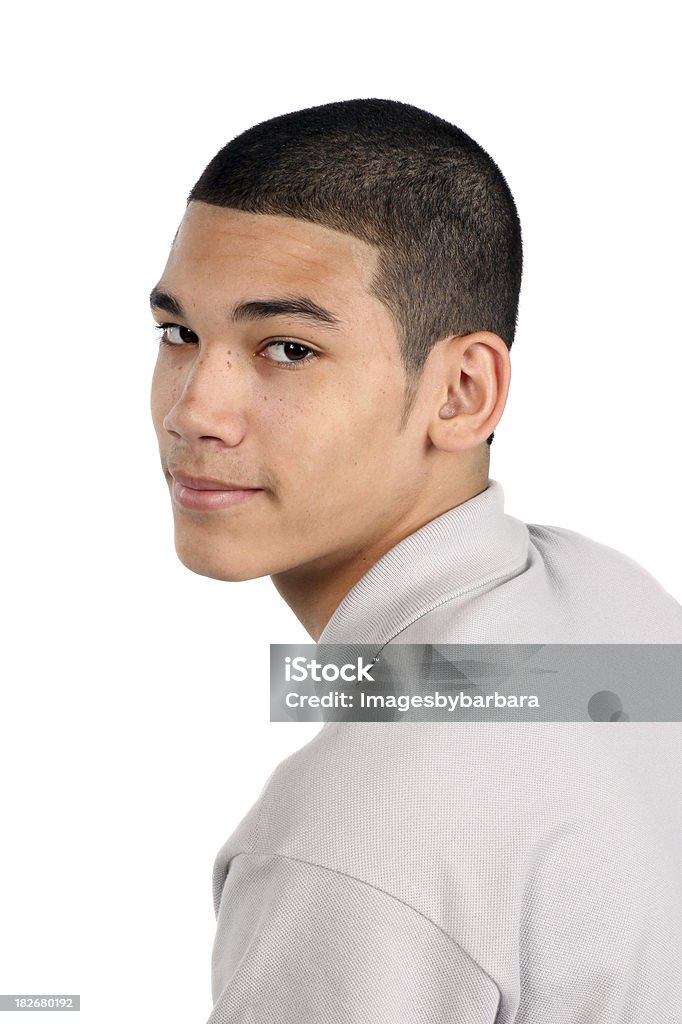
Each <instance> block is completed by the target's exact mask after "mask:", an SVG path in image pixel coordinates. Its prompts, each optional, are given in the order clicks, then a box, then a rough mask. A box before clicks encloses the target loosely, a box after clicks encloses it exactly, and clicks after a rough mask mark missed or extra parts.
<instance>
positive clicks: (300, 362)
mask: <svg viewBox="0 0 682 1024" xmlns="http://www.w3.org/2000/svg"><path fill="white" fill-rule="evenodd" d="M171 327H179V328H180V330H182V329H183V325H182V324H174V323H164V324H154V329H155V330H157V331H161V332H162V336H161V338H160V342H161V344H162V345H166V346H167V347H168V348H183V346H184V345H193V344H194V342H193V341H192V342H190V341H185V342H183V344H182V345H179V344H177V343H176V342H172V341H167V340H166V338H164V337H163V334H164V333H165V332H166V331H167V330H169V329H170V328H171ZM184 330H186V331H189V333H190V334H194V331H193V330H191V328H189V327H185V328H184ZM194 337H195V338H196V337H197V336H196V334H194ZM272 345H296V346H298V347H299V348H304V349H305V350H306V353H307V354H306V355H305V356H304V357H303V358H302V359H294V360H292V362H290V363H288V362H283V361H280V360H279V359H270V360H269V362H271V363H275V364H276V365H277V366H281V367H283V368H285V369H287V370H298V369H302V368H303V367H304V366H305V365H306V364H307V363H312V362H314V360H315V359H317V358H318V353H317V352H316V351H315V350H314V349H312V348H310V347H309V346H308V345H304V344H303V342H300V341H292V340H291V339H290V338H276V339H273V340H272V341H269V342H268V343H267V345H266V346H265V347H264V348H263V349H261V352H264V351H265V350H266V349H268V348H270V346H272ZM257 354H258V355H260V354H261V353H260V352H259V353H257ZM264 358H265V357H264Z"/></svg>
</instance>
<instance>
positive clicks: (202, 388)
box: [163, 347, 246, 448]
mask: <svg viewBox="0 0 682 1024" xmlns="http://www.w3.org/2000/svg"><path fill="white" fill-rule="evenodd" d="M176 372H177V374H178V376H179V377H180V378H181V379H180V380H179V381H178V382H177V383H176V385H175V390H174V393H173V395H172V396H171V401H172V403H173V404H172V405H171V407H170V409H169V410H168V412H167V413H166V415H165V416H164V418H163V426H164V428H165V430H167V431H168V433H170V434H174V435H176V436H177V437H180V438H183V439H184V440H186V441H188V442H197V441H204V440H210V441H216V440H217V441H220V442H221V444H223V445H226V446H228V447H230V448H233V447H235V446H236V445H238V444H240V442H241V441H242V440H243V438H244V435H245V433H246V416H245V414H244V402H243V399H244V396H243V392H242V390H241V389H240V386H239V382H238V375H237V373H236V372H235V370H234V369H233V368H232V365H231V363H230V361H229V360H227V359H226V357H225V351H224V350H222V352H221V351H220V349H219V348H218V347H216V348H215V349H214V350H213V351H212V352H210V351H208V350H204V351H202V352H199V353H197V355H196V357H195V358H194V360H193V361H192V362H191V364H189V365H188V366H187V367H186V369H185V371H184V373H183V371H182V370H177V371H176Z"/></svg>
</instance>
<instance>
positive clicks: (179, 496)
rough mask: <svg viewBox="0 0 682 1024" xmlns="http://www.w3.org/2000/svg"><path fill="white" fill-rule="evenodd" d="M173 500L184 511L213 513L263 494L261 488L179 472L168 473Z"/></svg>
mask: <svg viewBox="0 0 682 1024" xmlns="http://www.w3.org/2000/svg"><path fill="white" fill-rule="evenodd" d="M170 474H171V479H172V484H171V495H172V497H173V500H174V501H175V502H176V503H177V504H178V505H179V506H180V507H181V508H185V509H191V510H194V511H199V512H214V511H218V510H220V509H225V508H232V507H233V506H235V505H241V504H243V503H244V502H245V501H249V500H250V499H251V498H254V497H255V496H256V495H257V494H263V493H264V489H263V488H262V487H247V486H246V485H245V484H242V483H236V482H233V481H229V480H216V479H215V478H214V477H200V476H190V475H189V474H188V473H183V472H181V471H180V470H177V469H173V470H171V471H170Z"/></svg>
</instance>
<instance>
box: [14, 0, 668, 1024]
mask: <svg viewBox="0 0 682 1024" xmlns="http://www.w3.org/2000/svg"><path fill="white" fill-rule="evenodd" d="M441 10H443V11H445V12H446V13H445V14H444V13H439V12H440V11H441ZM673 18H674V9H673V6H672V5H669V4H668V3H663V2H659V3H656V2H653V3H651V2H650V3H647V4H646V5H644V4H642V5H627V4H626V5H622V4H618V5H616V4H613V5H612V4H606V3H601V4H600V3H596V4H595V3H592V4H589V5H587V4H581V3H578V4H576V3H572V4H570V5H569V4H553V5H548V4H543V3H523V2H520V3H515V4H502V3H500V4H499V5H498V4H491V3H484V2H483V3H481V2H479V3H477V4H472V3H470V2H467V3H466V4H457V3H450V4H447V5H443V7H442V8H440V7H439V8H437V7H436V5H435V4H433V3H430V2H428V0H427V2H423V3H420V4H418V5H417V6H416V7H414V8H411V9H409V10H408V11H407V12H406V13H404V14H400V13H399V12H398V10H397V9H395V8H394V7H393V6H392V5H388V4H386V3H384V4H380V5H378V6H377V5H371V4H366V3H363V4H357V5H356V6H353V5H351V6H350V7H348V6H345V5H340V4H339V5H336V6H328V5H322V4H319V5H312V4H310V5H305V4H300V3H298V4H297V3H293V4H282V5H275V4H272V5H268V4H241V5H239V6H236V5H227V4H209V3H205V2H201V0H199V2H194V3H191V4H187V5H185V6H183V7H173V6H172V5H169V4H166V3H164V4H162V3H160V2H159V3H145V2H138V3H135V4H129V3H123V4H119V5H118V6H116V7H114V6H112V7H109V8H105V7H102V6H100V5H86V4H84V3H83V4H79V3H68V2H66V3H58V4H57V3H45V2H44V3H34V4H25V5H23V6H22V7H21V9H20V13H19V9H18V8H16V9H15V13H14V14H13V15H12V16H11V17H10V19H9V20H6V22H5V26H4V32H3V34H4V54H3V67H2V75H3V79H4V82H3V83H2V89H3V97H4V99H5V105H6V107H7V113H6V114H5V115H4V118H3V120H4V127H3V133H2V140H3V144H4V148H5V155H4V157H3V162H2V174H3V179H4V187H3V198H4V209H3V229H2V238H3V243H2V255H3V264H4V266H3V272H2V280H3V284H4V287H3V296H4V298H3V306H4V315H3V346H2V367H3V371H4V372H3V382H2V401H1V403H0V407H1V409H2V441H3V445H2V448H3V451H2V479H3V484H4V489H3V499H2V513H3V535H4V538H5V553H4V556H3V574H2V575H3V581H4V583H5V585H6V591H7V600H8V602H9V607H8V609H7V610H6V611H5V614H4V616H3V624H4V626H5V627H6V628H7V637H6V640H5V643H4V652H5V656H4V658H3V682H2V689H1V691H0V726H1V730H0V772H1V778H2V831H3V837H2V845H1V847H0V861H1V873H0V993H13V992H40V993H46V992H57V993H60V992H70V993H74V992H75V993H80V994H81V996H82V1001H83V1007H84V1009H83V1011H82V1012H81V1018H80V1019H81V1020H82V1021H84V1022H88V1024H90V1022H92V1024H109V1022H114V1021H116V1022H120V1021H121V1020H125V1021H130V1022H134V1021H138V1020H139V1021H159V1022H161V1021H163V1022H165V1024H175V1022H178V1024H180V1022H183V1024H188V1022H191V1021H193V1022H197V1024H202V1022H204V1021H205V1019H206V1017H207V1016H208V1014H209V1012H210V1007H211V999H210V987H209V986H210V973H209V972H210V951H211V942H212V938H213V931H214V919H213V908H212V903H211V886H210V882H211V868H212V864H213V858H214V855H215V853H216V851H217V849H218V847H219V846H220V845H221V844H222V842H223V841H224V840H225V839H226V838H227V837H228V835H229V834H230V832H231V831H232V830H233V828H234V827H235V826H236V824H237V823H238V821H239V819H240V818H241V816H242V815H243V814H244V813H245V812H246V811H247V809H248V808H249V807H250V806H251V804H252V803H253V801H254V800H255V799H256V797H257V796H258V793H259V792H260V789H261V787H262V786H263V784H264V782H265V780H266V778H267V776H268V775H269V773H270V771H271V770H272V768H274V766H275V765H276V764H277V763H278V761H279V760H280V759H281V758H282V757H283V756H285V755H286V753H288V752H290V751H292V750H293V749H295V748H297V747H298V746H300V745H301V744H302V743H303V742H305V741H306V740H307V739H308V738H309V737H310V736H312V735H313V734H314V732H315V731H316V729H317V727H316V726H303V725H301V726H295V725H271V724H269V723H268V721H267V715H268V692H267V691H268V675H267V657H268V644H270V643H274V642H278V643H284V642H307V641H308V639H309V638H308V637H307V634H305V633H304V631H303V629H302V627H301V626H300V625H299V624H298V622H297V621H296V620H295V619H294V617H293V615H292V614H291V613H290V612H289V610H288V609H287V608H286V606H284V605H283V604H282V602H281V601H280V599H279V597H278V596H277V595H276V593H275V591H274V588H273V587H272V585H271V584H270V582H269V580H267V579H264V580H257V581H254V582H251V583H245V584H221V583H216V582H214V581H211V580H208V579H205V578H202V577H198V576H194V575H192V574H191V573H190V572H189V571H187V570H186V569H184V568H183V567H182V566H180V565H179V563H177V562H176V560H175V556H174V553H173V544H172V529H171V514H170V507H169V500H168V495H167V490H166V485H165V483H164V481H163V479H162V476H161V472H160V470H159V467H158V457H157V453H156V450H155V440H154V436H153V432H152V428H151V423H150V420H149V413H148V391H149V379H150V374H151V371H152V366H153V362H154V358H155V341H154V338H153V332H152V329H151V318H150V316H149V312H148V308H147V296H148V293H149V290H150V288H151V286H152V285H153V284H154V283H155V282H156V280H157V279H158V277H159V275H160V273H161V270H162V268H163V264H164V261H165V257H166V253H167V248H168V245H169V243H170V241H171V238H172V236H173V234H174V232H175V229H176V227H177V224H178V222H179V220H180V218H181V216H182V212H183V207H184V200H185V196H186V194H187V192H188V191H189V189H190V188H191V186H192V185H193V183H194V181H195V179H196V178H197V177H198V176H199V174H200V172H201V171H202V169H203V167H204V166H205V164H206V163H207V162H208V160H209V159H210V158H211V157H212V156H213V154H214V153H215V152H216V151H217V150H218V149H219V148H220V147H221V146H222V145H223V144H224V143H225V142H226V141H227V140H228V139H229V138H231V137H232V136H233V135H235V134H237V133H238V132H240V131H241V130H243V129H245V128H247V127H249V126H250V125H251V124H253V123H255V122H256V121H260V120H263V119H265V118H267V117H270V116H273V115H276V114H279V113H283V112H285V111H288V110H294V109H297V108H300V107H304V106H310V105H313V104H317V103H322V102H327V101H331V100H336V99H346V98H351V97H356V96H380V97H387V98H393V99H401V100H405V101H408V102H411V103H415V104H417V105H419V106H422V107H425V108H426V109H428V110H431V111H433V112H434V113H436V114H439V115H441V116H443V117H445V118H447V119H449V120H451V121H454V122H455V123H457V124H458V125H459V126H460V127H462V128H463V129H464V130H465V131H467V132H469V134H471V135H473V136H474V138H476V139H477V140H478V141H479V142H480V143H481V144H482V145H483V146H484V147H485V148H486V149H487V150H488V151H489V152H490V153H491V155H492V156H493V157H494V159H496V160H497V161H498V162H499V164H500V166H501V167H502V170H503V172H504V174H505V176H506V177H507V180H508V182H509V184H510V186H511V188H512V191H513V193H514V195H515V197H516V200H517V204H518V207H519V211H520V215H521V219H522V223H523V229H524V243H525V253H526V258H525V278H524V285H523V292H522V305H521V314H520V322H519V330H518V334H517V340H516V343H515V345H514V348H513V350H512V363H513V383H512V392H511V397H510V400H509V403H508V406H507V411H506V413H505V417H504V420H503V422H502V425H501V426H500V428H499V429H498V431H497V434H496V439H495V442H494V444H493V449H492V468H491V476H493V477H494V478H495V479H497V480H499V481H500V482H501V483H502V484H503V486H504V489H505V494H506V505H507V511H509V512H510V513H511V514H513V515H516V516H518V517H519V518H522V519H525V520H526V521H529V522H541V523H543V522H544V523H551V524H554V525H558V526H564V527H568V528H570V529H573V530H577V531H579V532H581V533H585V534H587V535H588V536H591V537H593V538H595V539H597V540H600V541H602V542H604V543H607V544H610V545H611V546H613V547H616V548H619V549H621V550H623V551H625V552H627V553H628V554H629V555H631V556H632V557H633V558H635V559H636V560H637V561H639V562H640V563H641V564H642V565H643V566H645V567H646V568H647V569H649V571H651V572H652V573H653V574H654V575H655V576H657V577H658V578H659V579H660V581H661V582H662V583H663V584H664V586H666V588H667V589H668V590H669V591H670V592H671V593H673V594H674V595H675V596H676V597H677V598H678V600H679V599H680V598H681V597H682V555H681V553H680V544H679V541H678V536H679V535H678V531H679V525H678V524H679V447H680V433H681V430H680V415H679V409H680V380H681V378H682V345H681V342H682V338H681V336H680V300H679V274H680V260H679V244H680V243H679V239H680V229H681V227H682V225H681V223H680V201H679V178H680V159H679V121H678V115H679V86H680V82H679V76H678V73H677V71H676V69H677V68H678V67H679V53H678V42H677V37H676V32H675V31H674V30H673V29H674V26H673ZM133 1004H135V1006H134V1008H133ZM9 1019H14V1015H13V1014H10V1015H8V1020H9Z"/></svg>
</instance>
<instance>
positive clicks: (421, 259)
mask: <svg viewBox="0 0 682 1024" xmlns="http://www.w3.org/2000/svg"><path fill="white" fill-rule="evenodd" d="M191 200H200V201H201V202H204V203H210V204H212V205H214V206H228V207H234V208H235V209H239V210H245V211H248V212H251V213H264V214H275V215H280V216H289V217H296V218H298V219H300V220H307V221H312V222H313V223H316V224H321V225H323V226H325V227H330V228H335V229H336V230H338V231H344V232H346V233H348V234H351V235H355V236H356V237H357V238H360V239H362V240H363V241H365V242H368V243H370V244H371V245H373V246H376V248H377V249H378V251H379V262H378V273H377V276H376V279H375V280H374V282H373V285H372V291H373V293H374V294H375V295H376V296H377V298H379V299H380V300H381V301H382V302H383V303H384V305H385V306H386V307H387V308H388V310H389V312H390V313H391V314H392V317H393V319H394V321H395V323H396V328H397V332H398V336H399V343H400V351H401V354H402V359H403V362H404V364H405V367H406V371H407V374H408V380H410V381H412V382H414V381H415V379H416V377H418V374H419V371H420V370H421V368H422V367H423V365H424V362H425V360H426V358H427V356H428V354H429V351H430V350H431V347H432V346H433V345H434V344H435V343H436V342H438V341H441V340H442V339H443V338H446V337H448V336H450V335H453V334H454V335H461V334H469V333H471V332H473V331H478V330H486V331H491V332H492V333H494V334H497V335H499V337H500V338H502V340H503V341H504V342H505V344H506V345H507V347H508V348H511V345H512V342H513V340H514V333H515V329H516V317H517V310H518V301H519V290H520V286H521V266H522V249H521V227H520V224H519V218H518V214H517V212H516V206H515V204H514V199H513V197H512V194H511V192H510V190H509V187H508V186H507V183H506V181H505V180H504V178H503V176H502V173H501V171H500V169H499V168H498V167H497V165H496V164H495V162H494V161H493V160H492V159H491V157H490V156H488V154H487V153H486V152H485V150H483V149H482V148H481V147H480V146H479V145H478V143H476V142H474V140H473V139H471V138H470V137H469V136H468V135H466V134H465V133H464V132H463V131H462V130H461V129H460V128H457V127H456V126H455V125H453V124H450V123H448V122H447V121H444V120H443V119H442V118H440V117H436V116H435V115H434V114H430V113H427V112H426V111H424V110H420V109H419V108H418V107H414V106H411V105H410V104H407V103H399V102H397V101H395V100H381V99H355V100H346V101H342V102H337V103H327V104H324V105H323V106H318V107H310V108H307V109H305V110H299V111H296V112H294V113H291V114H283V115H282V116H280V117H275V118H272V119H271V120H269V121H264V122H262V123H261V124H257V125H255V126H254V127H253V128H249V129H248V130H247V131H245V132H243V133H242V134H241V135H238V136H237V137H236V138H235V139H233V140H232V141H231V142H228V143H227V145H226V146H224V147H223V149H221V150H220V152H219V153H218V154H217V155H216V156H215V157H214V158H213V160H211V162H210V163H209V165H208V167H207V168H206V170H205V171H204V172H203V174H202V175H201V177H200V178H199V180H198V181H197V183H196V185H195V186H194V188H193V189H192V191H191V192H190V195H189V198H188V202H190V201H191ZM491 440H492V435H491V436H490V437H489V438H488V443H490V442H491Z"/></svg>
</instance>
